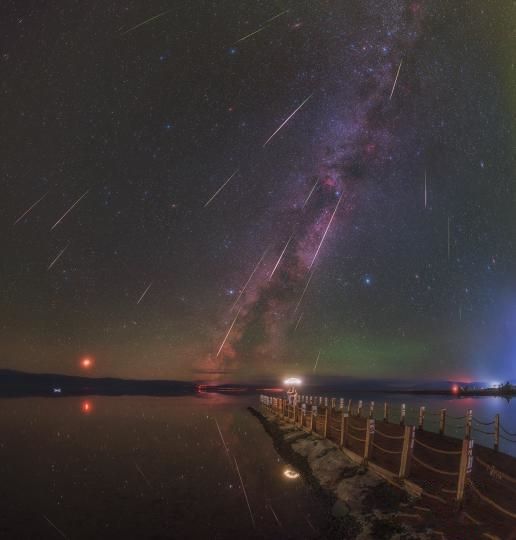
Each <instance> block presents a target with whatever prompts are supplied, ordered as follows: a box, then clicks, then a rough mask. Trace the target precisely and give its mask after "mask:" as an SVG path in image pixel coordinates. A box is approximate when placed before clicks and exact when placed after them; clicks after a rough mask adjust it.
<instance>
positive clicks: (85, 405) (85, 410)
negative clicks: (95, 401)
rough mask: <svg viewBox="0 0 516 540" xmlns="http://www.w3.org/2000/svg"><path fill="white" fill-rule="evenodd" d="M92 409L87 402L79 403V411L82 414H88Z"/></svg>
mask: <svg viewBox="0 0 516 540" xmlns="http://www.w3.org/2000/svg"><path fill="white" fill-rule="evenodd" d="M92 409H93V407H92V406H91V403H90V402H89V401H83V402H82V403H81V411H82V412H83V413H84V414H89V413H90V412H91V411H92Z"/></svg>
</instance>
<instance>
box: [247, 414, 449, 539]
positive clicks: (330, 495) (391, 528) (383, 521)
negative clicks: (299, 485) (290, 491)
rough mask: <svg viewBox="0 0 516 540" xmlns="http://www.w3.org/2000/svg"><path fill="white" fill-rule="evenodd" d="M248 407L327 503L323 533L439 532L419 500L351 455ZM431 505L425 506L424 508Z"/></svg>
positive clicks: (431, 535)
mask: <svg viewBox="0 0 516 540" xmlns="http://www.w3.org/2000/svg"><path fill="white" fill-rule="evenodd" d="M249 411H250V412H251V414H253V415H254V416H255V417H256V418H257V419H258V420H259V421H260V422H261V424H262V425H263V427H264V428H265V431H266V432H267V433H268V434H269V435H270V436H271V438H272V441H273V444H274V447H275V449H276V451H277V452H278V454H279V455H280V456H281V457H282V458H283V459H284V460H285V461H287V462H288V463H289V464H290V465H292V466H293V467H295V468H296V469H297V470H298V471H299V472H300V473H301V474H302V476H303V479H304V481H305V482H306V483H307V484H309V485H310V486H311V487H312V489H314V491H315V492H316V494H317V496H319V497H321V498H322V499H323V500H324V502H325V504H327V506H328V509H331V512H329V516H328V527H327V529H326V530H325V531H323V532H322V533H321V538H324V539H328V540H330V539H339V540H348V539H349V540H352V539H356V540H430V539H436V538H443V534H442V533H440V532H436V531H435V530H433V529H432V528H429V526H428V520H423V521H424V522H425V523H424V524H423V523H420V522H419V521H420V520H419V519H418V517H419V515H418V513H417V512H416V513H414V510H413V509H414V507H416V508H417V509H419V510H421V509H422V507H421V506H418V504H419V505H420V504H421V503H420V501H418V499H414V498H412V497H409V495H408V494H407V493H406V492H405V491H404V490H402V489H400V488H398V487H396V486H393V485H391V484H390V483H388V482H386V481H385V480H384V479H382V478H381V477H379V476H377V475H376V474H374V473H373V472H371V471H369V470H368V469H366V468H365V467H363V466H362V465H360V464H357V463H355V462H353V461H351V460H350V459H349V458H348V457H347V456H345V455H344V454H343V452H342V451H341V450H340V449H339V448H338V446H337V445H336V444H334V443H332V442H331V441H328V440H326V439H321V438H319V437H317V436H316V435H312V434H309V433H307V432H305V431H302V430H300V429H298V428H297V427H295V426H293V425H292V424H291V423H288V422H285V421H283V420H280V419H279V418H277V417H276V416H274V415H269V414H262V413H261V412H260V411H258V410H256V409H254V408H252V407H249ZM428 510H429V509H428Z"/></svg>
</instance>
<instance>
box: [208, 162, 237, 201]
mask: <svg viewBox="0 0 516 540" xmlns="http://www.w3.org/2000/svg"><path fill="white" fill-rule="evenodd" d="M239 170H240V169H237V170H236V171H235V172H234V173H233V174H232V175H231V176H230V177H229V178H228V179H227V180H226V181H225V182H224V183H223V184H222V185H221V186H220V187H219V189H217V191H216V192H215V193H214V194H213V195H212V196H211V197H210V198H209V199H208V201H207V202H206V203H205V204H204V208H206V207H207V206H208V205H209V204H210V203H211V201H213V199H214V198H215V197H216V196H217V195H218V194H219V193H220V192H221V191H222V190H223V189H224V188H225V187H226V184H227V183H228V182H229V181H230V180H231V179H232V178H233V176H235V174H236V173H237V172H238V171H239Z"/></svg>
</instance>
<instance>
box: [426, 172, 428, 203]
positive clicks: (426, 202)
mask: <svg viewBox="0 0 516 540" xmlns="http://www.w3.org/2000/svg"><path fill="white" fill-rule="evenodd" d="M427 201H428V198H427V190H426V169H425V208H426V204H427Z"/></svg>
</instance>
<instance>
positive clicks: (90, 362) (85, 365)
mask: <svg viewBox="0 0 516 540" xmlns="http://www.w3.org/2000/svg"><path fill="white" fill-rule="evenodd" d="M92 366H93V360H92V359H91V358H90V357H88V356H87V357H85V358H83V359H82V360H81V367H82V368H83V369H90V368H91V367H92Z"/></svg>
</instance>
